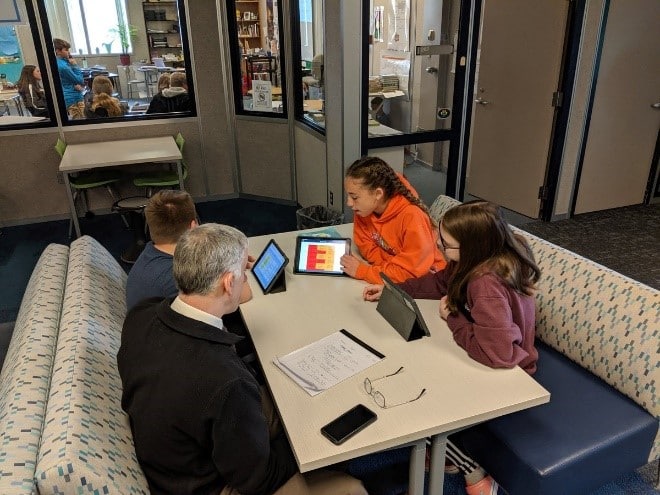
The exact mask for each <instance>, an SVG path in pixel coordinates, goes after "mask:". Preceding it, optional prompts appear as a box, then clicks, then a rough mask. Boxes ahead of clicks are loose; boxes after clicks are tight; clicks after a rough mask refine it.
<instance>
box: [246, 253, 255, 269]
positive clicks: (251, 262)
mask: <svg viewBox="0 0 660 495" xmlns="http://www.w3.org/2000/svg"><path fill="white" fill-rule="evenodd" d="M256 260H257V258H255V257H254V256H252V255H251V254H248V260H247V265H246V268H247V269H248V270H252V266H253V265H254V262H255V261H256Z"/></svg>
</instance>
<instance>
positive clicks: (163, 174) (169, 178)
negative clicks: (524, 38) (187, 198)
mask: <svg viewBox="0 0 660 495" xmlns="http://www.w3.org/2000/svg"><path fill="white" fill-rule="evenodd" d="M174 140H175V141H176V145H177V146H178V147H179V151H180V152H181V154H182V155H183V145H184V144H185V143H186V140H185V139H184V138H183V136H182V135H181V133H178V134H177V135H176V138H174ZM181 168H182V174H183V180H186V178H187V177H188V165H186V162H185V160H181ZM133 184H134V185H135V186H136V187H146V188H147V197H148V198H150V197H151V196H152V195H153V189H154V187H172V186H178V185H179V174H178V173H177V171H176V168H174V167H172V165H170V166H169V168H168V169H167V170H159V171H156V172H148V173H144V174H139V175H136V176H135V177H134V178H133Z"/></svg>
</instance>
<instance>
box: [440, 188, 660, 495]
mask: <svg viewBox="0 0 660 495" xmlns="http://www.w3.org/2000/svg"><path fill="white" fill-rule="evenodd" d="M456 204H459V202H458V201H456V200H454V199H452V198H449V197H446V196H440V197H439V198H438V199H436V201H435V202H434V204H433V205H432V207H431V214H432V216H433V217H434V218H435V219H436V220H440V218H441V217H442V215H443V214H444V212H445V211H446V210H447V209H448V208H450V207H452V206H454V205H456ZM514 230H515V231H516V232H518V233H520V234H522V235H523V236H525V238H526V239H527V240H528V241H529V243H530V245H531V248H532V250H533V251H534V255H535V257H536V261H537V263H538V264H539V267H540V268H541V271H542V278H541V282H540V283H539V287H538V292H537V294H536V301H537V326H536V335H537V347H538V349H539V361H538V371H537V372H536V374H535V375H534V378H535V379H536V380H538V382H539V383H540V384H541V385H543V386H544V387H545V388H546V389H547V390H548V391H550V393H551V398H550V402H549V403H548V404H545V405H542V406H538V407H535V408H532V409H528V410H525V411H522V412H519V413H515V414H510V415H508V416H504V417H501V418H498V419H495V420H492V421H488V422H486V423H483V424H481V425H478V426H476V427H474V428H470V429H468V430H465V431H463V432H460V433H459V434H457V435H456V441H457V442H458V443H460V444H461V445H462V446H463V448H464V449H465V450H466V451H467V452H468V453H469V454H470V455H472V456H473V457H474V458H475V459H476V460H477V461H478V462H479V463H480V464H482V465H483V467H484V468H485V469H486V470H487V471H488V472H489V473H491V474H492V475H493V477H494V478H495V479H496V480H497V481H498V482H499V483H500V484H501V485H502V486H503V488H504V489H505V490H506V491H507V492H508V493H509V495H534V494H540V495H546V494H548V495H549V494H552V495H556V494H561V495H571V494H575V495H583V494H585V493H589V491H591V490H594V489H596V488H598V487H599V486H602V485H603V484H605V483H607V482H608V481H611V480H613V479H615V478H617V477H618V476H619V475H621V474H624V473H628V472H632V471H633V470H635V469H636V468H638V467H640V466H643V465H644V464H647V463H650V462H653V461H655V460H657V459H658V458H660V434H659V433H658V416H659V415H660V390H658V387H659V386H660V361H659V357H660V349H659V342H660V293H659V292H658V291H657V290H655V289H652V288H651V287H648V286H645V285H643V284H641V283H638V282H635V281H634V280H631V279H629V278H627V277H625V276H623V275H621V274H619V273H616V272H614V271H612V270H609V269H608V268H605V267H603V266H601V265H599V264H597V263H594V262H592V261H590V260H588V259H585V258H583V257H581V256H578V255H577V254H575V253H572V252H571V251H568V250H566V249H563V248H561V247H559V246H556V245H554V244H551V243H549V242H547V241H544V240H542V239H539V238H538V237H535V236H533V235H531V234H529V233H527V232H523V231H521V230H519V229H514Z"/></svg>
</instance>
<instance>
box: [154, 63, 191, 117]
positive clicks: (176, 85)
mask: <svg viewBox="0 0 660 495" xmlns="http://www.w3.org/2000/svg"><path fill="white" fill-rule="evenodd" d="M191 105H192V102H191V101H190V96H189V95H188V81H187V80H186V74H185V73H184V72H174V73H173V74H172V75H171V76H170V87H169V88H165V89H163V91H162V92H161V93H158V94H157V95H154V97H153V98H152V99H151V102H150V103H149V108H148V109H147V113H168V112H189V111H190V110H191Z"/></svg>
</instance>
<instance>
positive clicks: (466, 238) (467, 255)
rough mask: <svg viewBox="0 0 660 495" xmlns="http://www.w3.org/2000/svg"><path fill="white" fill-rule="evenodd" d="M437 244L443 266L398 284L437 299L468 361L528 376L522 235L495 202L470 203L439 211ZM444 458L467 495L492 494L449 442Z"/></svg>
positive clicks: (530, 265) (529, 265) (530, 332)
mask: <svg viewBox="0 0 660 495" xmlns="http://www.w3.org/2000/svg"><path fill="white" fill-rule="evenodd" d="M439 247H441V249H442V250H443V252H444V255H445V258H446V259H447V261H448V265H447V267H446V268H445V269H444V270H441V271H439V272H437V273H429V274H427V275H423V276H422V277H419V278H413V279H408V280H406V281H405V282H403V283H401V284H399V286H400V287H401V288H402V289H404V290H405V291H406V292H407V293H409V294H410V295H411V296H413V297H415V298H418V299H439V300H440V306H439V312H440V317H441V318H442V319H444V320H446V321H447V326H448V327H449V329H450V330H451V332H452V334H453V336H454V340H455V341H456V343H457V344H458V345H460V346H461V347H462V348H463V349H465V350H466V352H467V353H468V355H469V356H470V357H471V358H472V359H474V360H475V361H478V362H480V363H482V364H484V365H486V366H490V367H492V368H512V367H514V366H516V365H518V366H520V367H521V368H523V369H524V370H525V371H527V372H528V373H530V374H532V373H534V372H535V371H536V361H537V359H538V352H537V351H536V348H535V347H534V329H535V312H536V311H535V309H536V307H535V301H534V296H533V291H534V286H535V284H536V282H537V281H538V279H539V277H540V275H541V271H540V270H539V268H538V266H537V265H536V263H535V261H534V256H533V254H532V251H531V249H530V248H529V246H528V244H527V242H526V241H525V239H524V238H523V237H522V236H520V235H517V234H514V233H513V232H512V231H511V228H510V227H509V225H508V224H507V223H506V221H505V220H504V218H503V217H502V214H501V211H500V208H499V207H498V206H497V205H495V204H493V203H489V202H487V201H480V200H478V201H471V202H469V203H465V204H462V205H458V206H455V207H454V208H452V209H450V210H448V211H447V212H446V213H445V216H444V217H443V219H442V222H441V223H440V238H439ZM382 290H383V286H382V285H369V286H367V287H366V288H365V289H364V294H363V295H364V299H365V300H367V301H376V300H378V299H379V298H380V294H381V293H382ZM447 457H448V458H449V459H450V460H451V461H452V462H453V463H454V464H455V465H456V466H458V468H459V469H461V470H462V471H463V473H464V474H465V475H466V483H467V486H466V491H467V493H468V495H481V494H483V495H486V494H488V495H490V494H495V493H497V483H495V481H493V479H492V478H491V477H490V476H485V472H484V471H483V469H481V468H480V467H479V466H478V465H477V464H476V463H475V462H474V461H472V460H471V459H469V458H467V457H466V456H465V455H464V454H462V453H461V452H460V451H459V450H458V449H457V448H456V447H455V446H454V445H453V444H451V442H448V443H447Z"/></svg>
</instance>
